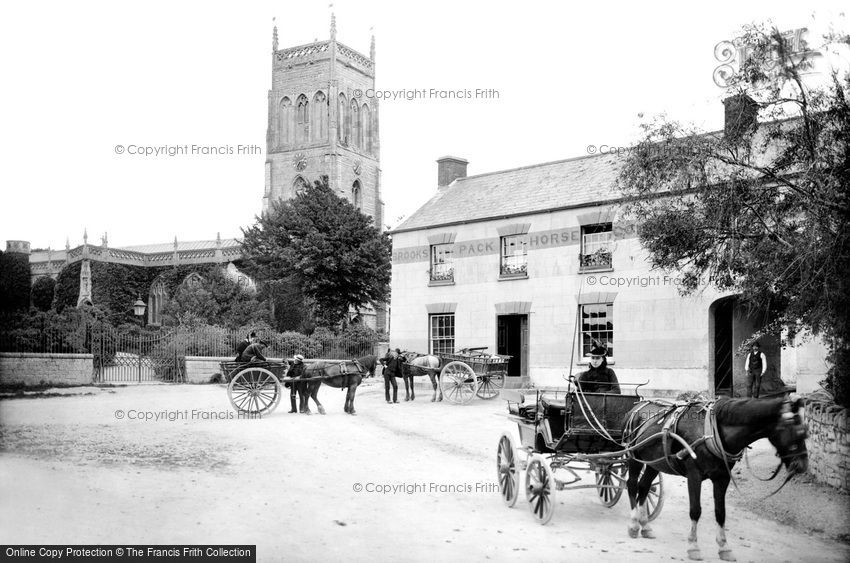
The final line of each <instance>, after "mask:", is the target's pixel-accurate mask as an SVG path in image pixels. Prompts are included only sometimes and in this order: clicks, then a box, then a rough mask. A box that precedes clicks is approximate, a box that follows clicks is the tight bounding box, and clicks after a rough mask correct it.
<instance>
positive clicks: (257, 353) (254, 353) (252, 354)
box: [237, 338, 266, 363]
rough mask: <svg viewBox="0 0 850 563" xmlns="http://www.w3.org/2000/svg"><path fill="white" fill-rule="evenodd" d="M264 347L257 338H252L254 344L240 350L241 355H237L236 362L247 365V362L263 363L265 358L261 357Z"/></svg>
mask: <svg viewBox="0 0 850 563" xmlns="http://www.w3.org/2000/svg"><path fill="white" fill-rule="evenodd" d="M265 347H266V345H265V343H263V342H260V340H259V339H258V338H254V342H252V343H251V344H249V345H248V347H247V348H245V349H244V350H242V353H241V354H240V355H239V359H238V360H237V361H239V362H243V363H248V362H255V361H258V362H265V361H266V357H265V356H263V349H264V348H265Z"/></svg>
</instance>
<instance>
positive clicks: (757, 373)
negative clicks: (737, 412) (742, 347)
mask: <svg viewBox="0 0 850 563" xmlns="http://www.w3.org/2000/svg"><path fill="white" fill-rule="evenodd" d="M744 371H745V372H747V397H754V398H756V399H758V397H759V388H760V387H761V378H762V376H764V372H765V371H767V358H766V357H765V356H764V352H762V351H761V346H760V345H759V343H758V342H756V343H755V344H753V347H752V348H751V349H750V353H749V354H747V359H746V360H745V361H744Z"/></svg>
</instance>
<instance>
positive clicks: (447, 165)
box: [437, 156, 469, 188]
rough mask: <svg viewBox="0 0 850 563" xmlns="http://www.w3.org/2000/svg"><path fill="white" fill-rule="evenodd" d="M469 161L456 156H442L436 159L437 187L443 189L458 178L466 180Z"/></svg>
mask: <svg viewBox="0 0 850 563" xmlns="http://www.w3.org/2000/svg"><path fill="white" fill-rule="evenodd" d="M468 164H469V161H468V160H466V159H463V158H458V157H456V156H444V157H442V158H438V159H437V187H438V188H445V187H446V186H448V185H449V184H451V183H452V182H454V181H455V180H457V179H458V178H466V166H467V165H468Z"/></svg>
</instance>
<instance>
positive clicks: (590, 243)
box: [579, 223, 614, 270]
mask: <svg viewBox="0 0 850 563" xmlns="http://www.w3.org/2000/svg"><path fill="white" fill-rule="evenodd" d="M613 246H614V231H613V229H612V225H611V223H601V224H598V225H585V226H583V227H582V228H581V254H579V265H580V267H581V269H582V270H597V269H608V268H611V267H612V264H613V261H612V257H613Z"/></svg>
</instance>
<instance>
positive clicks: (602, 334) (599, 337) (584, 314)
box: [579, 303, 614, 358]
mask: <svg viewBox="0 0 850 563" xmlns="http://www.w3.org/2000/svg"><path fill="white" fill-rule="evenodd" d="M579 307H581V311H580V312H581V340H580V342H581V351H580V352H581V356H582V357H583V358H589V357H590V351H591V350H593V348H594V347H596V346H603V347H605V348H607V349H608V357H609V358H611V357H613V356H614V304H613V303H591V304H587V305H579Z"/></svg>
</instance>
